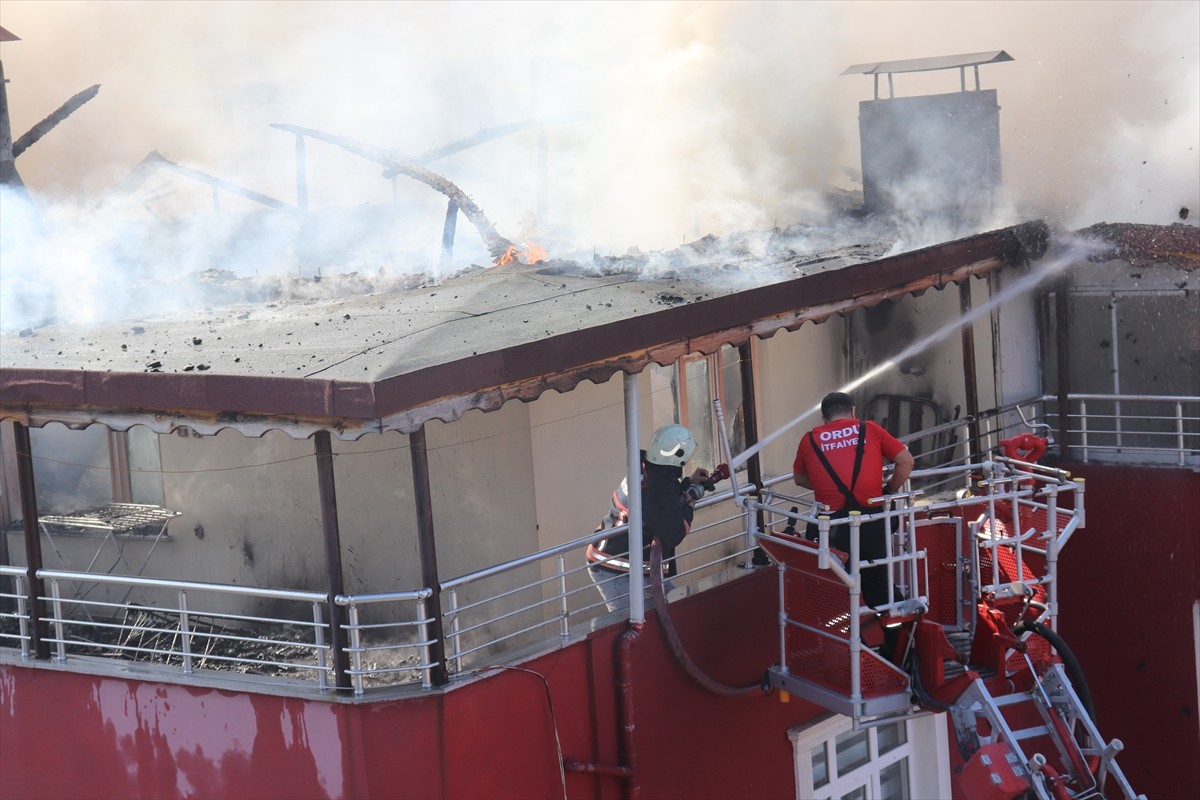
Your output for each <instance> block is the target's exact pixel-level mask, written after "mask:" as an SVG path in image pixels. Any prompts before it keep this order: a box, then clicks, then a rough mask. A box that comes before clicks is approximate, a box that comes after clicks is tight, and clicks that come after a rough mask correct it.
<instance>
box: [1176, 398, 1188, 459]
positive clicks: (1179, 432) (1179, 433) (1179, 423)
mask: <svg viewBox="0 0 1200 800" xmlns="http://www.w3.org/2000/svg"><path fill="white" fill-rule="evenodd" d="M1175 446H1176V447H1177V448H1178V449H1179V461H1178V466H1181V467H1182V466H1184V465H1185V464H1187V448H1186V447H1185V445H1184V438H1183V403H1181V402H1176V403H1175Z"/></svg>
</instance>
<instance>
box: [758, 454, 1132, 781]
mask: <svg viewBox="0 0 1200 800" xmlns="http://www.w3.org/2000/svg"><path fill="white" fill-rule="evenodd" d="M1000 444H1001V446H1002V447H1003V449H1004V452H1005V455H1003V456H997V457H996V458H994V459H992V460H988V461H985V462H981V463H977V464H966V465H962V466H956V467H947V468H942V469H934V470H921V471H917V472H914V473H913V476H912V477H911V478H910V481H909V486H910V487H911V486H912V485H913V484H914V483H915V482H922V483H925V484H932V485H935V486H948V485H949V486H954V485H957V486H959V487H964V488H959V489H958V490H950V491H944V492H942V493H941V494H938V493H930V494H929V495H928V496H926V494H925V492H924V491H923V490H915V491H904V492H901V493H897V494H894V495H889V496H887V497H884V498H879V499H878V500H879V502H880V503H881V504H882V505H881V510H880V511H879V512H878V513H874V514H870V515H865V514H858V513H851V514H850V515H849V517H847V518H842V519H834V518H831V515H830V514H829V513H828V509H826V508H824V507H823V506H820V505H819V504H814V503H813V502H812V501H803V500H799V499H797V498H795V497H788V496H787V495H784V494H782V493H778V492H775V491H774V490H770V489H768V490H766V491H764V492H763V493H762V494H761V496H760V497H759V498H757V499H754V500H748V501H747V503H746V505H747V506H748V507H749V508H750V509H751V510H752V511H756V512H757V511H761V512H762V514H763V519H764V521H765V525H764V528H763V529H762V530H757V531H755V539H756V541H757V543H758V544H759V545H760V546H761V547H762V548H763V549H764V550H765V551H766V552H767V553H768V554H769V555H770V556H771V558H772V559H773V561H774V562H775V564H776V565H777V569H778V572H779V595H780V606H779V608H780V610H779V662H778V663H777V664H775V665H774V666H772V667H771V668H770V669H769V670H768V672H767V677H766V680H767V681H768V682H769V683H770V684H771V685H772V686H774V687H775V688H776V689H777V690H779V691H781V692H787V693H789V694H792V695H796V696H798V697H801V698H804V699H806V700H808V701H810V702H813V703H815V704H817V705H820V706H823V707H824V708H827V709H829V710H830V711H834V712H836V713H839V714H843V715H845V716H848V717H850V718H851V719H852V720H853V724H854V727H855V728H856V729H859V728H862V727H867V726H871V725H877V724H883V723H886V722H890V721H894V720H897V719H901V718H906V717H910V716H915V715H919V714H927V713H941V712H944V713H945V714H946V716H947V724H948V726H949V727H950V729H951V731H952V733H953V736H951V737H949V738H950V749H951V752H950V754H949V761H950V768H951V770H950V771H951V785H952V788H953V792H954V797H955V798H956V800H958V799H959V798H961V800H1012V799H1015V798H1040V800H1088V799H1090V798H1109V799H1110V800H1111V799H1113V798H1126V800H1134V798H1141V797H1142V796H1141V795H1138V794H1137V793H1136V792H1134V790H1133V788H1132V787H1131V786H1130V784H1129V781H1128V780H1127V779H1126V777H1125V775H1124V773H1123V772H1122V771H1121V769H1120V767H1119V766H1118V765H1117V762H1116V757H1117V754H1118V753H1120V751H1121V750H1122V747H1123V745H1122V743H1121V741H1120V740H1119V739H1111V740H1107V741H1106V740H1105V739H1104V738H1103V737H1102V736H1101V735H1100V732H1099V731H1098V729H1097V728H1096V724H1095V712H1094V710H1093V708H1092V701H1091V697H1090V693H1089V691H1088V689H1087V684H1086V680H1085V678H1084V676H1083V673H1082V670H1081V669H1080V667H1079V664H1078V662H1077V661H1076V659H1075V658H1074V656H1073V654H1072V653H1071V652H1070V649H1069V648H1068V647H1067V645H1066V643H1065V642H1064V641H1063V639H1062V638H1061V637H1060V636H1059V635H1058V633H1057V632H1056V624H1057V615H1058V583H1057V570H1058V557H1059V553H1060V552H1061V551H1062V549H1063V547H1064V546H1065V545H1066V544H1067V542H1068V540H1070V539H1071V537H1072V536H1073V535H1074V534H1075V533H1076V531H1078V530H1080V529H1082V528H1083V527H1084V522H1085V516H1084V482H1083V481H1082V480H1078V479H1076V480H1072V478H1071V475H1070V474H1069V473H1068V472H1066V471H1063V470H1059V469H1054V468H1050V467H1047V466H1043V465H1040V464H1037V463H1036V460H1037V457H1038V456H1039V455H1040V454H1041V453H1042V452H1044V450H1045V440H1043V439H1038V438H1037V437H1035V436H1033V435H1032V434H1023V435H1021V436H1017V437H1014V438H1012V439H1007V440H1003V441H1001V442H1000ZM805 503H807V506H808V507H807V508H804V509H803V510H802V506H803V505H804V504H805ZM869 521H882V522H883V524H884V526H885V531H886V539H887V542H888V549H887V556H886V557H884V558H880V559H875V560H874V561H864V560H861V559H860V558H859V555H858V551H859V532H860V531H859V529H860V527H861V525H862V524H863V523H864V522H869ZM810 523H811V526H810V525H809V524H810ZM839 525H847V526H849V528H850V536H849V541H850V551H851V552H849V553H846V552H841V551H839V550H837V549H835V548H833V547H831V546H830V541H831V540H832V538H833V537H832V535H831V532H836V529H837V526H839ZM806 529H807V530H815V535H812V534H810V535H812V539H811V540H810V538H808V537H807V536H806V535H805V532H806ZM871 566H876V567H879V566H883V567H886V569H887V571H888V577H889V579H890V580H889V589H888V602H887V603H886V604H882V605H880V606H877V607H874V608H872V607H869V606H867V605H866V604H865V603H864V602H863V601H862V581H861V570H862V569H864V568H866V567H871Z"/></svg>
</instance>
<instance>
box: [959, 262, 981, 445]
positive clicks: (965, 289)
mask: <svg viewBox="0 0 1200 800" xmlns="http://www.w3.org/2000/svg"><path fill="white" fill-rule="evenodd" d="M958 302H959V309H960V311H961V312H962V315H963V317H964V318H966V317H968V316H969V315H970V313H971V279H970V277H966V278H963V279H962V280H961V281H959V283H958ZM962 357H963V383H964V385H965V386H966V390H967V417H968V418H969V419H970V420H971V422H970V425H969V430H970V442H969V443H968V445H967V446H968V449H969V452H968V453H967V461H968V463H974V462H976V461H978V460H979V380H978V375H977V374H976V371H975V326H974V324H973V323H969V322H968V323H967V324H965V325H963V326H962Z"/></svg>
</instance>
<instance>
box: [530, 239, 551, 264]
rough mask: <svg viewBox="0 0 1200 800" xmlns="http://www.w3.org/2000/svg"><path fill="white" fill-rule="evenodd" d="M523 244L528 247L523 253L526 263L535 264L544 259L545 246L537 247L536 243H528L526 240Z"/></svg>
mask: <svg viewBox="0 0 1200 800" xmlns="http://www.w3.org/2000/svg"><path fill="white" fill-rule="evenodd" d="M525 246H526V247H528V248H529V250H527V251H526V253H525V263H526V264H536V263H538V262H539V261H545V260H546V255H547V253H546V248H544V247H539V246H538V245H536V244H529V243H528V242H526V244H525Z"/></svg>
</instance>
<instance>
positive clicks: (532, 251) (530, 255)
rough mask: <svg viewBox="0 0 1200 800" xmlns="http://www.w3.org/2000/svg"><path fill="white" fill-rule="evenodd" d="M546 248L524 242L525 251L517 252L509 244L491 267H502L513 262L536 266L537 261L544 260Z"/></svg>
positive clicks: (512, 245) (515, 248)
mask: <svg viewBox="0 0 1200 800" xmlns="http://www.w3.org/2000/svg"><path fill="white" fill-rule="evenodd" d="M546 255H547V253H546V248H544V247H541V246H539V245H536V244H530V243H529V242H525V249H524V250H518V249H517V246H516V245H515V244H510V245H509V246H508V249H507V250H505V251H504V254H503V255H501V256H500V257H499V258H498V259H496V262H495V264H493V265H492V266H495V267H502V266H504V265H505V264H511V263H513V262H514V261H516V262H519V263H521V264H536V263H538V262H539V261H545V260H546Z"/></svg>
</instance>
